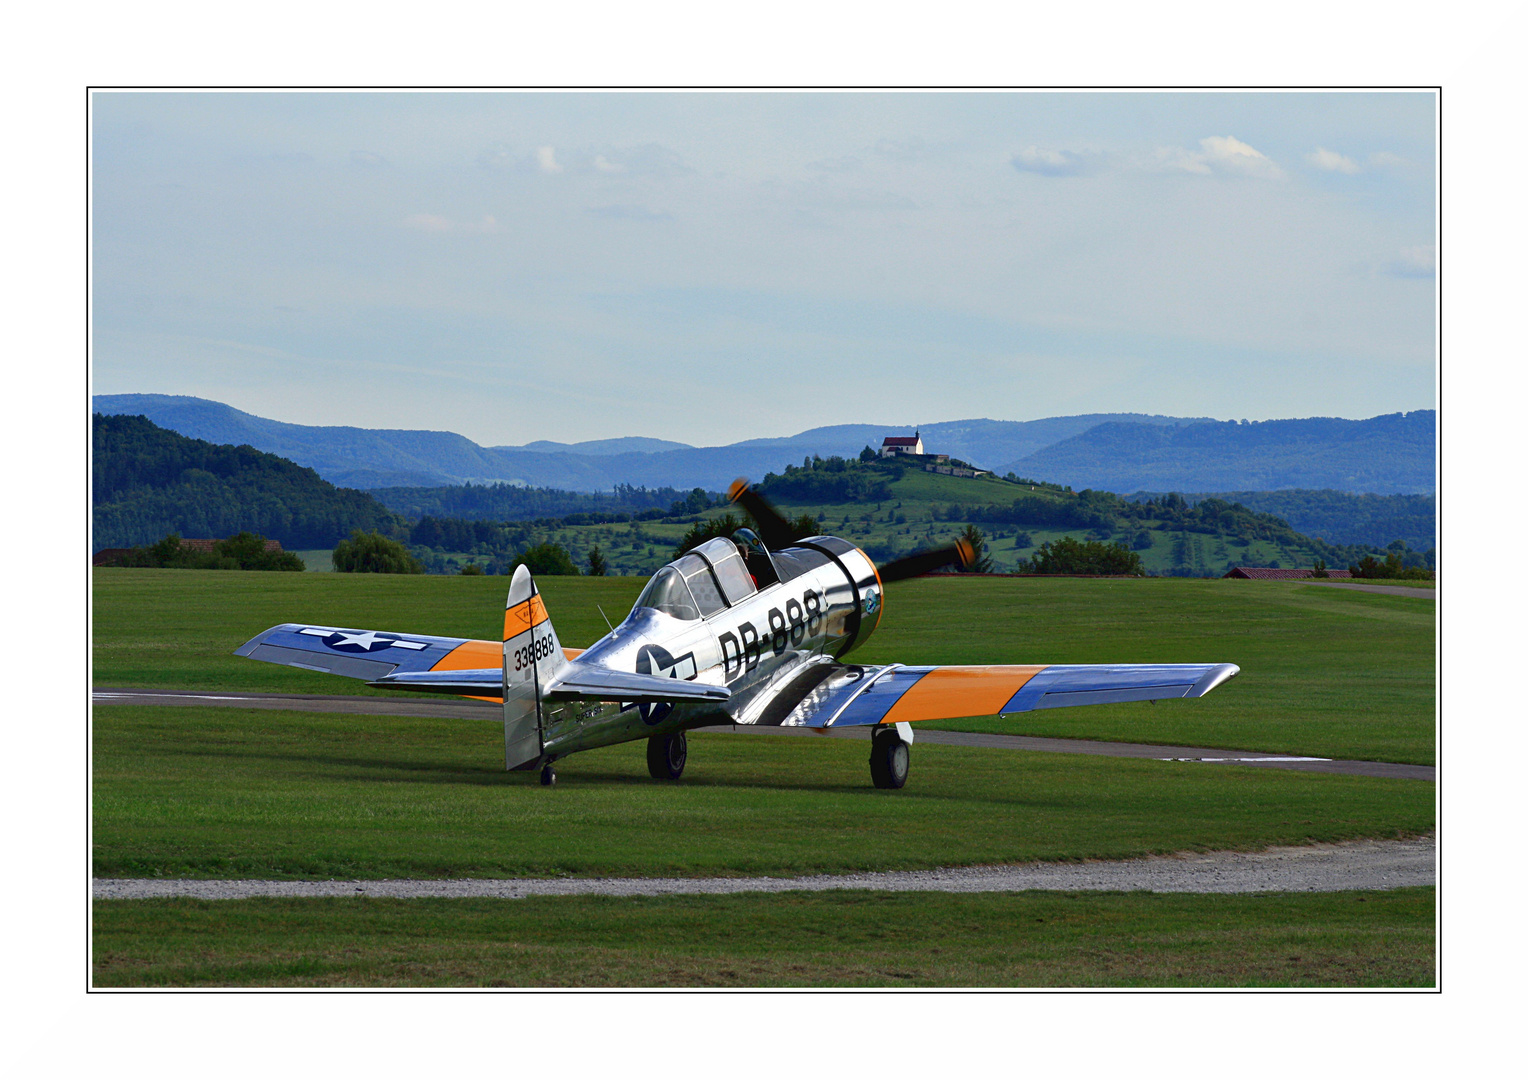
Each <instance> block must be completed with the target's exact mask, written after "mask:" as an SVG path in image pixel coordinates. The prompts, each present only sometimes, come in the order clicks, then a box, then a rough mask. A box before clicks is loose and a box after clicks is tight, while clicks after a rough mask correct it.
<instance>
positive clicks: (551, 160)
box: [536, 146, 562, 173]
mask: <svg viewBox="0 0 1528 1080" xmlns="http://www.w3.org/2000/svg"><path fill="white" fill-rule="evenodd" d="M536 164H537V165H539V166H540V167H541V171H542V172H544V173H560V172H562V166H561V165H559V164H557V152H556V151H555V150H553V149H552V147H550V146H538V147H537V148H536Z"/></svg>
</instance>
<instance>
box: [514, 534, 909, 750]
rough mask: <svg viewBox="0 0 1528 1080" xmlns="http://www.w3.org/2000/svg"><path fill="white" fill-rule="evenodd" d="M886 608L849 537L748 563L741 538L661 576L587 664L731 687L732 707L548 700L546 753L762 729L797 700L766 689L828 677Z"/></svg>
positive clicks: (699, 551) (823, 539)
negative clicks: (768, 716) (771, 713)
mask: <svg viewBox="0 0 1528 1080" xmlns="http://www.w3.org/2000/svg"><path fill="white" fill-rule="evenodd" d="M881 603H882V589H881V583H880V579H879V578H878V577H877V575H876V571H875V564H874V563H872V562H871V561H870V559H869V557H868V556H866V555H865V554H864V553H863V552H862V551H860V550H859V549H858V548H856V547H855V546H854V545H853V544H850V543H848V542H847V541H845V540H841V539H839V538H837V537H830V536H817V537H811V538H809V539H807V540H802V541H798V542H797V543H796V544H794V545H792V546H791V547H788V548H784V549H782V550H780V551H777V552H772V553H769V554H768V556H765V555H764V553H762V552H759V553H756V554H753V555H751V556H750V558H749V560H748V562H746V563H745V562H744V559H743V558H742V556H741V555H740V554H739V553H738V549H737V547H736V545H734V544H733V543H732V542H731V541H730V540H724V539H718V540H712V541H709V542H708V543H706V544H703V545H701V546H700V547H699V548H696V549H695V550H694V551H693V552H690V553H689V554H687V555H685V556H682V557H681V558H680V559H678V560H676V561H675V562H673V563H670V564H669V565H668V566H665V567H664V568H663V569H662V570H660V571H659V572H658V574H656V575H654V577H653V579H652V581H650V582H649V584H648V587H647V588H646V589H644V590H643V593H642V596H641V597H639V598H638V601H637V606H636V607H634V608H633V609H632V612H631V614H630V615H628V616H627V617H626V619H625V620H624V621H623V622H622V623H621V624H620V625H619V626H617V627H616V628H615V629H614V630H612V631H611V632H610V633H609V634H607V635H605V636H604V637H603V638H601V639H600V640H599V641H597V642H595V643H594V644H593V645H591V646H590V647H589V648H588V649H586V650H584V652H583V653H582V655H581V656H580V657H579V659H580V661H581V662H583V663H587V664H600V665H603V666H605V667H609V668H612V669H615V670H617V671H635V672H639V673H641V674H644V675H647V674H650V675H659V676H665V677H670V678H676V679H692V680H695V681H697V682H702V683H707V684H710V685H714V686H725V687H726V688H727V689H728V690H729V691H730V692H731V697H730V698H729V700H728V701H726V702H725V703H724V704H720V705H715V704H686V703H677V704H669V703H658V704H652V705H638V704H626V703H620V702H588V701H581V702H565V703H560V704H552V703H548V704H547V705H546V706H543V713H542V743H543V747H544V753H546V754H547V755H549V756H552V757H560V756H564V755H566V754H570V753H573V752H575V751H579V750H588V749H591V748H593V747H596V746H606V745H609V744H611V743H618V742H625V741H627V740H630V739H634V738H643V737H648V736H652V735H663V734H669V733H671V732H674V731H683V730H685V729H688V728H694V727H702V726H706V725H710V724H733V723H738V724H752V723H757V722H759V720H760V719H761V717H763V716H764V714H765V711H766V710H767V709H778V708H781V707H783V705H782V701H785V700H789V699H788V698H787V699H782V698H781V697H780V695H779V694H778V693H765V692H764V691H765V690H766V689H769V688H771V687H778V686H779V685H780V684H781V683H782V682H789V681H792V680H795V679H798V678H799V679H801V680H802V685H806V684H807V683H809V682H810V681H811V679H812V678H813V675H814V672H815V671H819V670H820V671H822V672H823V673H825V671H826V665H827V663H828V662H829V661H831V660H837V659H840V658H842V657H843V656H844V655H846V654H847V653H848V652H850V651H851V650H852V649H854V648H856V647H857V646H859V645H860V644H862V643H863V642H864V641H865V639H866V638H868V637H869V636H870V634H871V633H873V632H874V630H875V627H876V624H877V623H878V622H879V620H880V614H881ZM798 673H799V674H798ZM803 692H804V691H803Z"/></svg>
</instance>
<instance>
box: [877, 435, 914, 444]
mask: <svg viewBox="0 0 1528 1080" xmlns="http://www.w3.org/2000/svg"><path fill="white" fill-rule="evenodd" d="M881 445H882V446H917V445H918V440H917V439H915V438H913V437H912V436H910V435H888V436H886V438H884V439H882V440H881Z"/></svg>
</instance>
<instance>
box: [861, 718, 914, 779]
mask: <svg viewBox="0 0 1528 1080" xmlns="http://www.w3.org/2000/svg"><path fill="white" fill-rule="evenodd" d="M910 761H911V753H910V748H909V747H908V745H907V744H906V743H905V742H903V741H902V740H901V739H900V738H898V737H897V733H896V731H895V729H893V730H891V731H878V732H876V733H875V736H874V737H873V738H872V739H871V740H870V781H871V783H873V784H874V785H875V786H876V787H878V788H890V789H895V788H899V787H901V786H902V785H903V784H905V783H907V770H908V765H909V764H910Z"/></svg>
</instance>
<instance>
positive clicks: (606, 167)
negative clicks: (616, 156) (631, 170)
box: [594, 154, 626, 172]
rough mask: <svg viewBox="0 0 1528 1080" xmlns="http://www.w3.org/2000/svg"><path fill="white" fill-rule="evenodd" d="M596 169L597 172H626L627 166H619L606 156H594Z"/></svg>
mask: <svg viewBox="0 0 1528 1080" xmlns="http://www.w3.org/2000/svg"><path fill="white" fill-rule="evenodd" d="M594 168H595V171H596V172H625V171H626V166H625V165H618V164H616V163H615V162H613V161H611V160H609V159H608V158H606V157H605V155H604V154H595V155H594Z"/></svg>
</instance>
